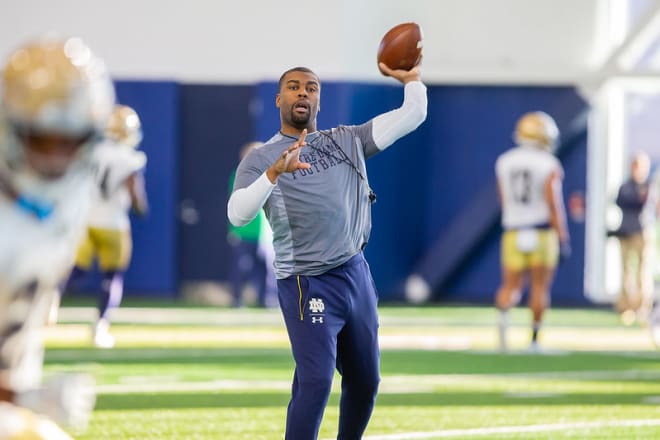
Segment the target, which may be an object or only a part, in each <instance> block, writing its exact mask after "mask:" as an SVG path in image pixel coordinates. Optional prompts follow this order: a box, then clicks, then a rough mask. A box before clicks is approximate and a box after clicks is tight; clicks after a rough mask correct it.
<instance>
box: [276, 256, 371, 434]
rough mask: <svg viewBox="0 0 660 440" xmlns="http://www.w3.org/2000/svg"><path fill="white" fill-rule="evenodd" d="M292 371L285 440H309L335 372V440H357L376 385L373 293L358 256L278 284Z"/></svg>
mask: <svg viewBox="0 0 660 440" xmlns="http://www.w3.org/2000/svg"><path fill="white" fill-rule="evenodd" d="M277 287H278V289H277V290H278V295H279V300H280V307H281V308H282V314H283V315H284V321H285V322H286V328H287V331H288V333H289V340H290V341H291V349H292V351H293V358H294V360H295V362H296V370H295V372H294V376H293V386H292V390H291V401H290V402H289V407H288V411H287V420H286V437H285V438H286V440H315V439H316V438H317V436H318V431H319V427H320V425H321V418H322V417H323V411H324V409H325V406H326V404H327V402H328V397H329V395H330V389H331V387H332V378H333V375H334V370H335V368H337V370H338V371H339V373H340V374H341V376H342V381H341V390H342V392H341V400H340V407H339V431H338V435H337V438H338V439H341V440H359V439H360V438H362V433H363V432H364V430H365V429H366V427H367V423H368V422H369V417H371V412H372V411H373V408H374V404H375V401H376V394H377V392H378V383H379V382H380V375H379V364H380V352H379V349H378V313H377V307H376V306H377V303H378V298H377V293H376V288H375V286H374V283H373V279H372V278H371V273H370V272H369V266H368V264H367V262H366V261H365V259H364V256H363V255H362V253H359V254H357V255H355V256H353V257H352V258H351V259H350V260H348V261H347V262H346V263H344V264H342V265H341V266H339V267H336V268H334V269H331V270H329V271H328V272H326V273H324V274H322V275H317V276H303V275H293V276H290V277H288V278H286V279H282V280H278V281H277Z"/></svg>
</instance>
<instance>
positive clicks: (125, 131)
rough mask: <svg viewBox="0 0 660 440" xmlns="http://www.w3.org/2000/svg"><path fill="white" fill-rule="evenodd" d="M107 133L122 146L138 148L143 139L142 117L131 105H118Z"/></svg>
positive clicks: (109, 137) (107, 127) (108, 136)
mask: <svg viewBox="0 0 660 440" xmlns="http://www.w3.org/2000/svg"><path fill="white" fill-rule="evenodd" d="M105 135H106V137H107V138H108V139H110V140H112V141H115V142H117V143H118V144H120V145H122V146H126V147H129V148H137V146H138V145H139V144H140V142H141V141H142V123H141V122H140V117H139V116H138V114H137V113H136V112H135V110H133V109H132V108H130V107H129V106H127V105H116V106H115V109H114V111H113V112H112V115H111V116H110V120H109V121H108V125H107V126H106V128H105Z"/></svg>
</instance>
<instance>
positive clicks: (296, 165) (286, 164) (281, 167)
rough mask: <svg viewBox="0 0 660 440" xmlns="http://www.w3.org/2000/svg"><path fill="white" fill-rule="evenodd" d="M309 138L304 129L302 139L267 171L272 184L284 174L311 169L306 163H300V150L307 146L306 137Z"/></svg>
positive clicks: (301, 134) (292, 145)
mask: <svg viewBox="0 0 660 440" xmlns="http://www.w3.org/2000/svg"><path fill="white" fill-rule="evenodd" d="M306 136H307V129H304V130H303V131H302V133H300V137H299V138H298V140H297V141H295V142H294V143H293V144H291V146H290V147H289V148H287V149H286V151H284V152H283V153H282V155H281V156H280V157H279V158H278V159H277V161H276V162H275V163H274V164H272V165H271V166H270V167H269V168H268V170H266V175H267V176H268V179H269V180H270V182H271V183H275V182H276V181H277V178H278V177H279V176H280V175H281V174H284V173H292V172H294V171H296V170H307V169H309V168H311V165H310V164H308V163H306V162H300V149H301V148H302V147H304V146H305V145H307V143H306V142H305V137H306Z"/></svg>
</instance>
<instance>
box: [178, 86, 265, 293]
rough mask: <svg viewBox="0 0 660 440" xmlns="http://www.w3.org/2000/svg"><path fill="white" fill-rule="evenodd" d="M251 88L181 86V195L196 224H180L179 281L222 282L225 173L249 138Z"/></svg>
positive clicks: (226, 261) (226, 263)
mask: <svg viewBox="0 0 660 440" xmlns="http://www.w3.org/2000/svg"><path fill="white" fill-rule="evenodd" d="M253 89H254V87H253V86H207V85H184V86H182V87H181V152H182V154H181V163H180V167H179V171H180V173H181V194H180V199H181V201H182V205H184V206H183V207H184V208H187V209H193V210H195V211H196V212H197V214H198V218H197V220H196V221H193V222H191V221H188V222H185V221H182V222H180V237H181V242H180V246H179V249H180V252H179V268H180V274H181V279H182V280H184V281H202V280H215V281H221V280H226V279H228V277H229V268H230V261H231V260H230V259H231V252H230V248H229V246H228V244H227V200H228V198H229V175H230V173H231V172H232V171H233V169H234V168H235V167H236V166H237V165H238V162H239V152H240V149H241V147H242V146H243V145H244V144H245V143H247V142H249V141H252V140H263V139H262V138H256V139H253V138H252V133H253V123H252V117H251V115H250V108H251V106H252V105H253V104H252V98H253V96H254V90H253Z"/></svg>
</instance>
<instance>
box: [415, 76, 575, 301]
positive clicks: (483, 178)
mask: <svg viewBox="0 0 660 440" xmlns="http://www.w3.org/2000/svg"><path fill="white" fill-rule="evenodd" d="M432 96H433V98H432V100H431V101H432V104H430V106H433V108H430V109H429V113H431V111H433V109H437V110H438V112H437V113H435V117H434V118H433V119H432V125H434V127H433V129H432V131H433V133H434V136H437V138H434V148H433V154H434V156H433V159H434V160H433V161H432V164H433V165H432V167H433V168H434V171H432V175H433V176H434V179H433V180H434V184H433V185H434V186H435V187H436V188H437V191H435V192H434V193H433V195H432V197H433V200H428V201H427V202H426V203H425V206H427V207H428V210H427V216H428V217H427V218H428V219H429V223H427V229H426V230H427V235H426V237H427V247H426V249H425V254H424V257H423V258H422V259H421V260H420V262H419V263H418V266H417V268H418V270H420V271H424V272H423V276H424V277H425V278H427V279H429V281H431V285H432V286H433V288H434V293H435V296H436V298H437V299H443V300H447V301H453V302H463V301H465V302H481V303H490V302H492V298H493V296H494V292H495V289H496V288H497V286H498V285H499V282H500V266H499V237H500V233H501V230H500V228H499V226H498V220H499V206H498V205H497V203H496V202H495V200H496V199H495V194H496V193H495V170H494V164H495V160H496V158H497V156H498V155H499V154H501V153H502V152H504V151H505V150H506V149H508V148H510V147H511V146H512V145H513V141H512V140H511V134H512V132H513V127H514V125H515V122H516V120H517V118H518V117H519V116H520V115H521V114H523V113H524V112H527V111H532V110H539V109H541V110H545V111H547V112H548V113H550V114H551V115H552V116H553V117H555V119H556V120H557V123H558V125H559V128H560V130H562V131H564V132H565V131H566V130H567V129H568V127H569V123H570V122H571V121H572V120H573V119H575V118H576V116H577V115H579V114H580V113H581V112H582V111H583V110H584V108H585V103H584V102H583V101H582V99H581V98H580V97H579V96H578V95H577V94H576V93H575V91H574V90H573V89H572V88H568V87H564V88H561V87H546V88H543V87H441V88H436V89H434V90H433V91H432ZM440 103H445V105H444V106H443V105H440ZM576 142H578V145H574V146H572V148H571V152H572V156H570V157H569V159H570V160H572V161H577V163H570V164H569V166H567V165H566V164H564V166H565V167H566V168H567V170H566V180H565V189H564V192H565V194H567V193H568V191H569V190H573V189H575V188H581V189H582V190H584V187H585V186H584V185H585V175H586V165H585V163H584V158H586V137H584V138H582V139H581V140H576ZM581 159H582V161H581ZM563 162H564V161H563V160H562V163H563ZM569 227H570V230H571V233H572V235H573V239H574V255H573V258H572V259H571V260H570V262H567V263H566V265H571V267H572V268H574V267H579V268H580V270H579V271H576V270H571V271H570V274H571V275H570V276H567V275H568V274H567V273H566V271H565V270H563V269H560V271H559V273H558V277H557V280H556V283H555V289H554V292H555V293H556V295H555V296H554V300H555V303H557V304H562V303H564V304H568V303H569V302H570V303H574V302H583V296H582V280H583V274H582V272H581V268H582V267H583V266H582V261H583V258H584V256H583V253H584V249H583V243H584V242H583V237H584V232H583V225H581V224H570V225H569ZM431 243H433V244H431ZM573 265H575V266H573ZM424 274H425V275H424Z"/></svg>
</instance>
